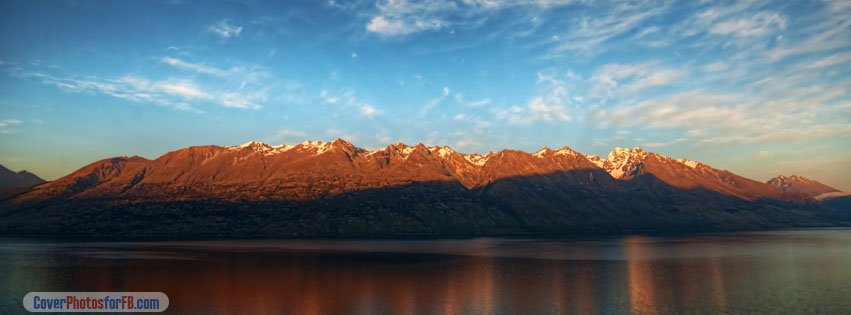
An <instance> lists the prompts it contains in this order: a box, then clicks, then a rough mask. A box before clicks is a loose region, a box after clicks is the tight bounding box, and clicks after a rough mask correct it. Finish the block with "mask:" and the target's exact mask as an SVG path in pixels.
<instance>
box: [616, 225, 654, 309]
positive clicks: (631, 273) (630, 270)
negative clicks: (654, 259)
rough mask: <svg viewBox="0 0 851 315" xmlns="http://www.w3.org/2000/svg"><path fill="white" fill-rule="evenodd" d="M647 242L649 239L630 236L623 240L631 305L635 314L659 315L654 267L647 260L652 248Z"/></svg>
mask: <svg viewBox="0 0 851 315" xmlns="http://www.w3.org/2000/svg"><path fill="white" fill-rule="evenodd" d="M647 241H648V239H647V238H645V237H641V236H628V237H626V238H624V239H623V245H624V251H625V253H626V267H627V278H628V280H629V305H630V308H631V309H632V313H633V314H656V313H658V312H657V307H656V301H655V293H654V286H653V271H652V266H651V265H650V262H649V261H648V260H647V257H650V251H651V247H649V246H647Z"/></svg>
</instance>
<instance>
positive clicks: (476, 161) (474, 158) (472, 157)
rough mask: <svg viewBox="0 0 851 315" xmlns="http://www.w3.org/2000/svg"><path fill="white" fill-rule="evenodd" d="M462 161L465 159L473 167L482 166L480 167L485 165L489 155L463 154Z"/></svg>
mask: <svg viewBox="0 0 851 315" xmlns="http://www.w3.org/2000/svg"><path fill="white" fill-rule="evenodd" d="M464 159H466V160H467V161H468V162H470V163H472V164H473V165H478V166H482V165H485V163H487V161H488V159H490V154H488V155H481V154H478V153H473V154H465V155H464Z"/></svg>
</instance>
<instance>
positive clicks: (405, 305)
mask: <svg viewBox="0 0 851 315" xmlns="http://www.w3.org/2000/svg"><path fill="white" fill-rule="evenodd" d="M30 291H125V292H126V291H135V292H138V291H156V292H164V293H165V294H166V295H168V297H169V299H170V306H169V309H168V311H167V312H166V313H174V314H219V313H222V314H272V313H275V314H280V313H283V314H423V313H424V314H491V313H494V314H600V313H602V314H851V229H806V230H783V231H765V232H741V233H721V234H700V235H678V236H638V235H634V236H617V237H593V238H592V237H589V238H570V239H558V238H548V239H542V238H469V239H441V240H233V241H222V240H216V241H169V242H138V241H137V242H113V241H90V240H89V241H86V240H82V241H81V240H45V239H21V238H4V239H0V298H2V299H1V300H0V313H3V314H15V313H22V312H25V310H24V309H23V307H22V305H21V299H22V298H23V296H24V295H25V294H26V293H27V292H30Z"/></svg>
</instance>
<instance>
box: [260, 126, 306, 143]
mask: <svg viewBox="0 0 851 315" xmlns="http://www.w3.org/2000/svg"><path fill="white" fill-rule="evenodd" d="M307 137H308V136H307V133H306V132H304V131H299V130H292V129H281V130H278V132H276V133H275V135H274V136H271V137H269V138H266V139H265V140H264V141H265V142H268V143H276V144H294V143H300V142H302V141H304V140H308V138H307Z"/></svg>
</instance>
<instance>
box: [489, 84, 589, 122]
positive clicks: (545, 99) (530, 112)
mask: <svg viewBox="0 0 851 315" xmlns="http://www.w3.org/2000/svg"><path fill="white" fill-rule="evenodd" d="M537 83H538V85H540V86H541V87H542V88H543V90H544V91H545V93H544V94H543V95H541V96H536V97H533V98H531V99H530V100H529V101H528V102H526V105H525V106H512V107H510V108H507V109H496V110H494V113H495V115H496V118H497V119H499V120H504V121H506V122H508V123H509V124H512V125H528V124H530V123H532V122H535V121H543V122H559V121H566V122H569V121H571V114H570V113H571V111H572V106H571V105H572V100H571V98H570V95H569V94H568V86H567V83H566V82H565V81H563V80H560V79H557V78H556V77H555V76H553V75H547V74H542V73H538V81H537Z"/></svg>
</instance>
